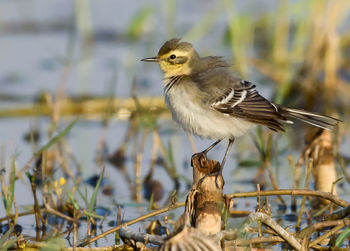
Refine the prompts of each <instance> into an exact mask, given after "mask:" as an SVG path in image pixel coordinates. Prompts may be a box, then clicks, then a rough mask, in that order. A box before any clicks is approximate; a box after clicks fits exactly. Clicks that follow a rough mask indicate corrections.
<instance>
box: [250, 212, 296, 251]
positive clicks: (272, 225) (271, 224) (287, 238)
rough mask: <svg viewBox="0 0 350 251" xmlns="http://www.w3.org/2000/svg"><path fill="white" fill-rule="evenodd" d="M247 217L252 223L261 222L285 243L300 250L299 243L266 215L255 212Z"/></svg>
mask: <svg viewBox="0 0 350 251" xmlns="http://www.w3.org/2000/svg"><path fill="white" fill-rule="evenodd" d="M249 217H250V219H251V220H252V221H261V222H263V223H264V224H266V225H267V226H269V227H270V228H272V229H273V230H274V231H275V232H276V233H277V234H278V235H280V236H281V237H282V238H283V239H284V240H285V241H287V242H288V243H289V244H290V245H291V246H292V247H293V248H295V249H296V250H300V249H301V245H300V243H299V242H298V241H297V240H296V239H295V238H294V236H292V235H291V234H289V233H288V232H287V231H286V230H285V229H283V228H282V227H281V226H280V225H278V224H277V223H276V222H275V221H274V220H272V219H271V217H269V216H268V215H266V214H264V213H261V212H256V213H251V214H250V215H249Z"/></svg>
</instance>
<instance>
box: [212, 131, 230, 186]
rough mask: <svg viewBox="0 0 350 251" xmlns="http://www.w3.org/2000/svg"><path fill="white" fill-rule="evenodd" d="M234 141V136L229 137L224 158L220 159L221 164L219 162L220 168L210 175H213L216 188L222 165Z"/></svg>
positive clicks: (222, 168)
mask: <svg viewBox="0 0 350 251" xmlns="http://www.w3.org/2000/svg"><path fill="white" fill-rule="evenodd" d="M234 141H235V138H233V139H229V141H228V145H227V148H226V152H225V155H224V158H223V159H222V161H221V164H220V170H219V171H217V172H215V173H212V174H211V176H214V175H215V184H216V187H218V188H219V185H218V177H219V175H222V170H224V165H225V163H226V159H227V156H228V154H229V153H230V150H231V148H232V144H233V142H234Z"/></svg>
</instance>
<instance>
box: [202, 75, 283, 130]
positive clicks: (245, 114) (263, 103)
mask: <svg viewBox="0 0 350 251" xmlns="http://www.w3.org/2000/svg"><path fill="white" fill-rule="evenodd" d="M209 104H210V106H211V107H212V108H214V109H215V110H217V111H219V112H221V113H224V114H227V115H230V116H233V117H239V118H242V119H245V120H247V121H250V122H252V123H257V124H262V125H265V126H267V127H269V128H270V129H272V130H274V131H284V129H283V125H282V124H281V123H280V121H281V120H286V118H285V117H284V116H282V115H281V113H280V111H279V108H278V106H277V105H275V104H273V103H272V102H270V101H268V100H267V99H265V98H264V97H262V96H261V95H260V94H259V93H258V92H257V90H256V89H255V85H253V84H252V83H251V82H248V81H244V80H242V81H240V82H239V84H237V83H235V85H234V86H233V87H229V88H225V90H224V92H223V94H222V95H220V96H218V97H215V98H214V99H212V100H211V101H210V102H209Z"/></svg>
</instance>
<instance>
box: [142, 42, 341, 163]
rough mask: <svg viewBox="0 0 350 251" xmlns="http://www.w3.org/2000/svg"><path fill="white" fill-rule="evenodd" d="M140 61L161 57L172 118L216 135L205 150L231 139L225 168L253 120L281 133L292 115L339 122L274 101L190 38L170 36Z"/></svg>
mask: <svg viewBox="0 0 350 251" xmlns="http://www.w3.org/2000/svg"><path fill="white" fill-rule="evenodd" d="M141 61H143V62H156V63H158V64H159V66H160V69H161V70H162V71H163V75H164V78H163V80H162V83H163V90H164V96H165V102H166V104H167V106H168V107H169V108H170V110H171V113H172V118H173V120H174V121H176V122H177V123H178V124H180V125H181V126H182V127H183V128H184V130H185V131H188V132H190V133H191V134H194V135H197V136H200V137H202V138H208V139H212V140H215V141H214V143H213V144H212V145H210V146H209V147H208V148H206V149H205V150H204V151H202V152H201V153H202V154H207V153H208V152H209V151H210V150H211V149H212V148H213V147H214V146H216V145H217V144H218V143H220V142H221V141H222V140H223V139H228V141H229V142H228V145H227V148H226V151H225V154H224V157H223V159H222V161H221V170H222V168H223V167H224V165H225V162H226V159H227V156H228V154H229V152H230V150H231V147H232V144H233V142H234V140H235V138H238V137H240V136H242V135H244V134H245V133H247V131H248V130H250V128H251V127H252V126H254V125H263V126H266V127H268V128H269V129H271V130H273V131H276V132H281V131H284V124H285V123H290V124H292V123H293V121H292V120H300V121H302V122H305V123H307V124H310V125H313V126H316V127H320V128H323V129H326V130H333V129H334V127H335V126H336V125H337V124H338V122H340V120H339V119H337V118H333V117H330V116H326V115H322V114H318V113H312V112H308V111H305V110H301V109H294V108H288V107H284V106H282V105H279V104H275V103H273V102H271V101H269V100H268V99H266V98H264V97H263V96H261V95H260V94H259V93H258V91H257V90H256V85H255V84H253V83H252V82H250V81H247V80H244V79H242V78H240V77H239V76H238V74H237V73H236V72H235V71H234V69H233V68H232V65H231V64H229V63H228V62H227V61H225V60H224V59H223V57H220V56H207V57H201V56H200V55H199V54H198V52H197V51H196V50H195V49H194V47H193V45H192V44H191V43H188V42H182V41H181V39H179V38H173V39H170V40H168V41H166V42H165V43H164V44H163V45H162V47H161V48H160V49H159V51H158V54H157V56H154V57H148V58H143V59H141Z"/></svg>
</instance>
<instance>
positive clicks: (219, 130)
mask: <svg viewBox="0 0 350 251" xmlns="http://www.w3.org/2000/svg"><path fill="white" fill-rule="evenodd" d="M165 101H166V103H167V105H168V107H169V108H170V110H171V112H172V115H173V120H175V121H176V122H178V123H179V124H180V125H181V126H182V127H183V128H184V129H185V130H186V131H189V132H191V133H193V134H196V135H198V136H201V137H205V138H210V139H215V140H217V139H224V138H235V137H239V136H242V135H243V134H244V133H245V132H246V131H247V130H249V129H250V127H251V126H252V124H251V123H250V122H248V121H245V120H243V119H240V118H235V117H232V116H229V115H226V114H223V113H220V112H218V111H216V110H214V109H213V108H211V107H210V106H206V105H204V104H201V103H199V102H198V101H197V102H196V100H195V99H193V97H191V96H190V95H189V94H188V91H186V88H184V87H183V86H182V85H174V86H173V87H172V88H171V89H170V90H169V91H168V92H167V93H165Z"/></svg>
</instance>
